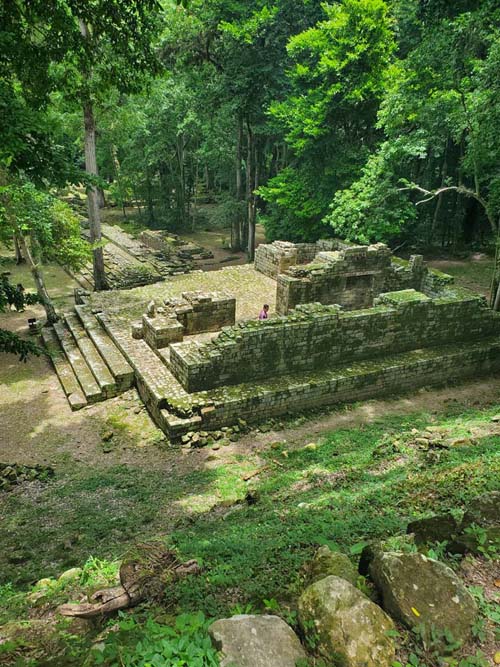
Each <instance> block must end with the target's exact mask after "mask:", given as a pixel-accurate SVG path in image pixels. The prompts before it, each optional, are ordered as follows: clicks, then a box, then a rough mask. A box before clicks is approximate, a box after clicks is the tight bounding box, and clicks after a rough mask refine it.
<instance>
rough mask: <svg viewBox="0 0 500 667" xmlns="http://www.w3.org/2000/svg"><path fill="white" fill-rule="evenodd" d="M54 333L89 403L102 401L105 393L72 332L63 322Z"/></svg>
mask: <svg viewBox="0 0 500 667" xmlns="http://www.w3.org/2000/svg"><path fill="white" fill-rule="evenodd" d="M54 331H55V333H56V336H57V338H58V339H59V343H60V344H61V347H62V349H63V350H64V353H65V354H66V357H67V359H68V361H69V363H70V364H71V367H72V368H73V372H74V373H75V375H76V377H77V379H78V382H79V383H80V386H81V388H82V390H83V393H84V394H85V398H86V399H87V403H97V402H98V401H102V399H103V393H102V391H101V388H100V387H99V385H98V384H97V380H96V379H95V377H94V376H93V374H92V371H91V370H90V368H89V365H88V364H87V362H86V361H85V359H84V357H83V355H82V353H81V352H80V350H79V348H78V345H77V344H76V341H75V339H74V338H73V335H72V334H71V332H70V330H69V329H68V328H67V327H66V326H65V325H64V324H63V323H62V322H56V323H55V324H54Z"/></svg>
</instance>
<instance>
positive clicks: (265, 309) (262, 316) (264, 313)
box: [259, 303, 269, 320]
mask: <svg viewBox="0 0 500 667" xmlns="http://www.w3.org/2000/svg"><path fill="white" fill-rule="evenodd" d="M268 318H269V306H268V305H267V303H265V304H264V306H263V308H262V310H261V311H260V314H259V320H267V319H268Z"/></svg>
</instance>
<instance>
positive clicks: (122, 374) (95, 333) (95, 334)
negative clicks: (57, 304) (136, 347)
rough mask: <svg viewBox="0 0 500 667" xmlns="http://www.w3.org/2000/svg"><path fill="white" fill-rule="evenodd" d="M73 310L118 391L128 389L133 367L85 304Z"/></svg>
mask: <svg viewBox="0 0 500 667" xmlns="http://www.w3.org/2000/svg"><path fill="white" fill-rule="evenodd" d="M75 312H76V314H77V315H78V318H79V319H80V322H81V324H82V325H83V327H84V329H85V331H86V332H87V335H88V337H89V338H90V339H91V340H92V342H93V343H94V345H95V347H96V348H97V350H98V352H99V354H100V355H101V357H102V358H103V359H104V361H105V362H106V365H107V366H108V368H109V370H110V371H111V375H112V376H113V378H114V379H115V383H116V386H117V391H118V393H121V392H123V391H126V390H127V389H130V387H132V386H133V385H134V370H133V368H132V367H131V366H130V364H129V363H128V362H127V360H126V359H125V357H124V356H123V354H122V353H121V352H120V350H119V349H118V348H117V347H116V345H115V344H114V343H113V341H112V340H111V338H110V337H109V335H108V334H107V333H106V331H105V330H104V329H103V328H102V326H101V325H100V323H99V322H98V321H97V319H96V317H95V315H94V314H93V313H92V312H91V311H90V310H89V309H88V308H86V307H85V306H75Z"/></svg>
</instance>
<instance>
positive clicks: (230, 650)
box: [209, 615, 306, 667]
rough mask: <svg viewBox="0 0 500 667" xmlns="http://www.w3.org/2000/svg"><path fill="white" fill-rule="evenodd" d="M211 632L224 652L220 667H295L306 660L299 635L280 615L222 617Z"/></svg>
mask: <svg viewBox="0 0 500 667" xmlns="http://www.w3.org/2000/svg"><path fill="white" fill-rule="evenodd" d="M209 632H210V636H211V637H212V642H213V644H214V646H215V647H216V648H217V649H218V650H219V651H222V658H221V661H220V667H296V663H297V661H299V660H305V659H306V654H305V651H304V649H303V648H302V645H301V643H300V641H299V639H298V637H297V635H296V634H295V632H294V631H293V630H292V628H290V627H289V626H288V625H287V624H286V623H285V621H283V620H282V619H281V618H279V617H278V616H250V615H241V616H233V617H232V618H223V619H221V620H219V621H215V623H212V625H211V626H210V628H209Z"/></svg>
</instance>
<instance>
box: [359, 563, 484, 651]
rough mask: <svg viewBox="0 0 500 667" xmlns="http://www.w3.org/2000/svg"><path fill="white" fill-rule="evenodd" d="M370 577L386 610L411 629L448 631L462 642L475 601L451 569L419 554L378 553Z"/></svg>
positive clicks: (472, 616)
mask: <svg viewBox="0 0 500 667" xmlns="http://www.w3.org/2000/svg"><path fill="white" fill-rule="evenodd" d="M370 575H371V577H372V579H373V581H374V582H375V584H376V586H377V588H378V589H379V590H380V592H381V594H382V599H383V607H384V609H385V610H386V611H387V612H388V613H389V614H391V616H393V617H394V618H395V619H397V620H399V621H401V622H402V623H404V624H405V625H406V626H407V627H409V628H415V627H417V626H419V627H421V628H422V631H423V633H424V635H425V636H427V637H429V636H430V635H431V630H434V629H435V630H438V632H439V631H440V632H444V631H445V630H448V631H450V632H451V633H452V635H453V638H454V639H455V640H457V641H460V642H463V641H464V640H466V639H467V638H468V636H469V634H470V632H471V628H472V624H473V623H474V621H475V619H476V615H477V607H476V603H475V602H474V598H473V597H472V596H471V594H470V593H469V592H468V591H467V590H466V588H465V586H464V585H463V583H462V582H461V581H460V579H459V578H458V577H457V576H456V574H455V573H454V572H453V570H451V569H450V568H449V567H447V566H446V565H444V564H443V563H440V562H438V561H436V560H432V559H431V558H426V557H425V556H424V555H422V554H418V553H409V554H406V553H394V552H390V553H379V554H377V555H376V556H375V558H374V559H373V561H372V562H371V564H370Z"/></svg>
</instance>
